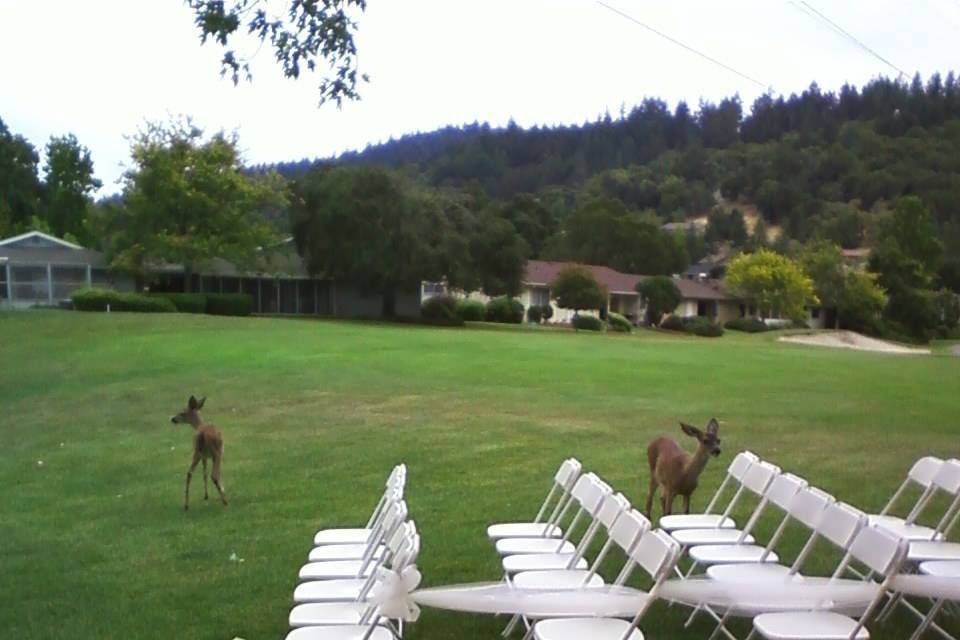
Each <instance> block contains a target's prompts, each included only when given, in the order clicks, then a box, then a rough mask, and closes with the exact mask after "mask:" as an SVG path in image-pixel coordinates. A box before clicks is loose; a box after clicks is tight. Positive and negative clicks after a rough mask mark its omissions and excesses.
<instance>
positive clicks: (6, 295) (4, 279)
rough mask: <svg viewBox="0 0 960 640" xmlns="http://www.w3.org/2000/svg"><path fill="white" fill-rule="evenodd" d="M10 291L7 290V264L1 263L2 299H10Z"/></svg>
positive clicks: (0, 284)
mask: <svg viewBox="0 0 960 640" xmlns="http://www.w3.org/2000/svg"><path fill="white" fill-rule="evenodd" d="M9 299H10V293H9V291H8V290H7V265H5V264H0V300H9Z"/></svg>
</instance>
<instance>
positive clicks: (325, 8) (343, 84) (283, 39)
mask: <svg viewBox="0 0 960 640" xmlns="http://www.w3.org/2000/svg"><path fill="white" fill-rule="evenodd" d="M187 5H188V6H189V7H190V9H191V10H192V11H193V15H194V24H196V26H197V28H198V29H199V30H200V40H201V42H203V43H206V42H207V40H208V39H213V41H214V42H216V43H217V44H218V45H220V46H221V47H223V49H224V54H223V59H222V60H221V64H222V74H223V75H230V77H231V78H232V79H233V82H234V84H237V82H239V80H240V77H241V75H242V76H244V77H246V79H248V80H250V79H252V75H251V73H250V59H251V58H252V56H253V55H255V52H253V51H252V52H250V56H249V57H247V56H245V55H243V54H240V53H238V52H237V50H236V49H235V48H232V44H231V43H232V42H235V41H236V39H237V38H238V37H241V36H242V34H244V33H247V34H252V35H253V36H254V38H256V39H258V40H260V42H261V46H262V44H269V46H270V48H271V49H273V53H274V57H276V59H277V62H278V63H280V67H281V69H282V70H283V74H284V75H285V76H286V77H288V78H299V77H300V74H301V73H302V72H303V71H304V70H306V71H310V72H315V71H317V70H318V68H319V69H320V70H321V72H323V71H322V70H324V69H329V72H327V73H326V74H325V75H323V77H322V79H321V81H320V103H321V104H322V103H324V102H327V101H333V102H335V103H336V104H337V106H340V105H341V104H342V103H343V100H344V99H347V100H357V99H359V97H360V96H359V94H358V92H357V83H358V82H359V81H364V82H365V81H367V76H366V74H361V73H360V72H359V69H358V60H357V47H356V43H355V42H354V34H355V33H356V31H357V23H356V21H355V20H354V17H355V14H356V13H359V12H362V11H364V10H365V9H366V8H367V2H366V0H324V1H323V2H317V1H316V0H282V1H281V0H187Z"/></svg>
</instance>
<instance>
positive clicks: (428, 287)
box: [423, 282, 447, 296]
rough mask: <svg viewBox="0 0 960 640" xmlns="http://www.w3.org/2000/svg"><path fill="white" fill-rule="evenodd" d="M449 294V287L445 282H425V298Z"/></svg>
mask: <svg viewBox="0 0 960 640" xmlns="http://www.w3.org/2000/svg"><path fill="white" fill-rule="evenodd" d="M446 292H447V285H446V284H444V283H443V282H424V283H423V295H424V296H440V295H443V294H445V293H446Z"/></svg>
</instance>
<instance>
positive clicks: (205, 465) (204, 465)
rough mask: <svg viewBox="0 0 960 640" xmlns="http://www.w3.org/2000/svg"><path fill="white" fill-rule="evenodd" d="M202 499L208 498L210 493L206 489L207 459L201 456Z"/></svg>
mask: <svg viewBox="0 0 960 640" xmlns="http://www.w3.org/2000/svg"><path fill="white" fill-rule="evenodd" d="M203 499H204V500H209V499H210V494H209V492H208V489H207V459H206V458H203Z"/></svg>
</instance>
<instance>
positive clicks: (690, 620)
mask: <svg viewBox="0 0 960 640" xmlns="http://www.w3.org/2000/svg"><path fill="white" fill-rule="evenodd" d="M698 613H700V605H699V604H698V605H697V606H696V607H694V608H693V611H691V612H690V617H689V618H687V621H686V622H684V623H683V628H684V629H689V628H690V625H692V624H693V621H694V619H695V618H696V617H697V614H698Z"/></svg>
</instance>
